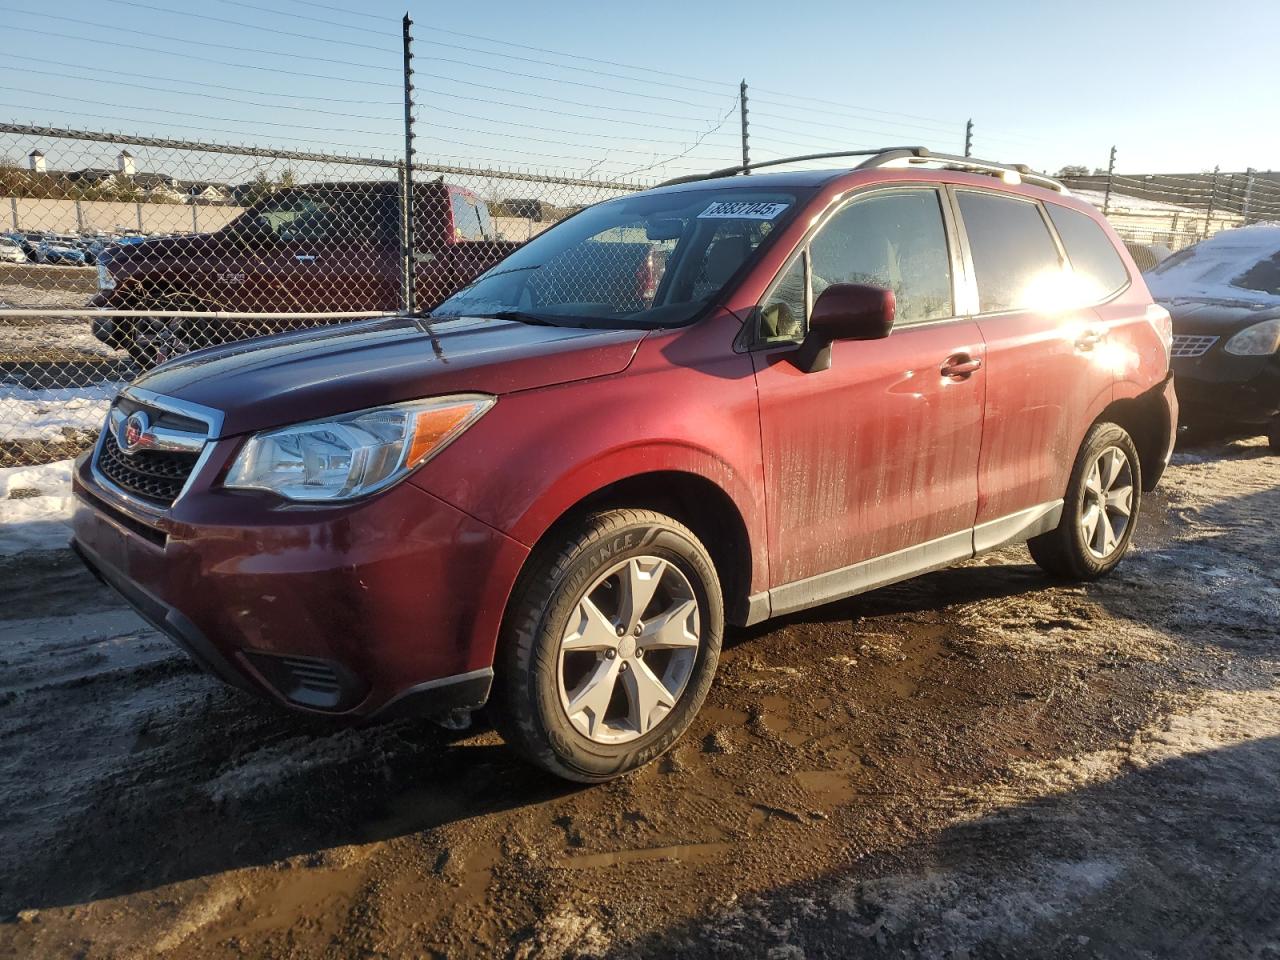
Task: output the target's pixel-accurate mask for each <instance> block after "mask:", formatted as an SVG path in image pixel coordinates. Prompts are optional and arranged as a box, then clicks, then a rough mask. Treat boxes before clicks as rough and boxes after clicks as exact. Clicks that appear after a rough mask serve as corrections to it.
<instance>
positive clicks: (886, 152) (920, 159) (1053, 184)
mask: <svg viewBox="0 0 1280 960" xmlns="http://www.w3.org/2000/svg"><path fill="white" fill-rule="evenodd" d="M840 157H866V158H867V159H865V160H863V161H862V162H861V163H859V164H858V165H857V166H856V167H855V168H854V169H855V170H874V169H875V168H876V167H885V166H888V165H889V164H891V163H901V162H903V161H905V162H906V164H907V165H908V166H910V165H915V164H926V163H929V164H937V165H938V166H940V167H941V168H942V169H944V170H967V171H969V172H971V173H985V174H988V175H990V176H999V177H1004V176H1005V175H1006V174H1015V175H1016V176H1017V177H1018V178H1019V180H1020V181H1021V182H1023V183H1029V184H1032V185H1033V186H1037V187H1045V188H1046V189H1049V190H1056V191H1058V192H1059V193H1069V192H1070V191H1068V190H1067V188H1066V187H1065V186H1064V185H1063V184H1062V183H1061V182H1059V181H1057V180H1054V179H1053V178H1052V177H1048V176H1045V175H1044V174H1042V173H1036V172H1035V171H1034V170H1032V169H1031V168H1030V167H1028V166H1027V165H1026V164H1025V163H1007V164H1006V163H996V162H994V161H992V160H976V159H974V158H973V157H959V156H956V155H955V154H950V153H934V152H933V151H931V150H930V149H929V148H928V147H878V148H876V149H874V150H835V151H832V152H830V153H806V154H802V155H800V156H797V157H781V158H779V159H777V160H762V161H761V162H760V163H748V164H738V165H737V166H733V167H722V168H721V169H719V170H712V171H710V172H709V173H694V174H690V175H688V176H684V177H675V178H673V179H671V180H664V181H662V183H660V184H658V186H660V187H669V186H674V185H675V184H679V183H695V182H697V181H699V180H716V179H719V178H721V177H733V176H737V175H738V174H740V173H750V172H751V171H752V170H760V169H762V168H764V167H777V166H781V165H782V164H786V163H800V162H801V161H804V160H832V159H836V158H840Z"/></svg>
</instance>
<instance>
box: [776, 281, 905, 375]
mask: <svg viewBox="0 0 1280 960" xmlns="http://www.w3.org/2000/svg"><path fill="white" fill-rule="evenodd" d="M896 309H897V301H896V300H895V299H894V296H893V291H892V290H886V289H884V288H883V287H872V286H868V285H867V284H863V283H833V284H832V285H831V286H829V287H827V289H825V290H823V291H822V293H820V294H819V295H818V299H817V300H816V301H815V302H814V304H813V316H812V317H810V318H809V332H808V333H807V334H806V335H805V338H804V341H803V342H802V343H801V344H800V347H799V348H798V349H797V350H796V352H795V356H794V357H793V358H792V361H791V362H792V363H794V364H795V366H796V368H797V369H799V370H803V371H804V372H805V373H816V372H817V371H819V370H826V369H828V368H829V367H830V366H831V344H832V342H833V341H836V340H882V339H884V338H885V337H887V336H888V335H889V331H890V330H892V329H893V317H894V313H895V311H896Z"/></svg>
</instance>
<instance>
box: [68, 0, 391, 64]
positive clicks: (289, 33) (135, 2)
mask: <svg viewBox="0 0 1280 960" xmlns="http://www.w3.org/2000/svg"><path fill="white" fill-rule="evenodd" d="M99 2H102V3H114V4H116V5H117V6H121V7H136V8H137V9H139V10H151V11H153V12H155V13H167V14H170V15H172V16H175V17H188V18H190V19H192V20H206V21H208V22H210V23H222V24H227V25H229V26H232V27H240V28H242V29H244V30H257V31H258V32H259V33H272V34H275V35H276V36H278V37H293V38H294V39H297V40H313V41H316V42H319V43H336V44H339V45H341V46H347V47H360V48H361V49H364V50H373V51H376V52H377V53H387V54H391V53H395V49H394V48H392V47H378V46H374V45H373V44H371V43H360V42H358V41H356V40H334V39H333V38H332V37H318V36H316V35H315V34H313V33H298V32H296V31H293V30H280V29H278V28H276V27H264V26H261V25H260V24H256V23H245V22H244V21H243V20H233V19H231V18H230V17H214V16H210V15H209V14H207V13H192V12H191V11H190V10H175V9H173V7H157V6H155V5H154V4H150V3H140V2H139V0H99ZM59 19H63V18H61V17H60V18H59ZM337 26H340V27H344V29H347V30H350V29H353V28H352V27H345V26H344V25H343V24H337ZM117 29H119V28H117ZM354 29H358V28H354Z"/></svg>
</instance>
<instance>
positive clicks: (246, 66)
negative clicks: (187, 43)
mask: <svg viewBox="0 0 1280 960" xmlns="http://www.w3.org/2000/svg"><path fill="white" fill-rule="evenodd" d="M5 29H7V30H19V31H21V32H22V33H34V34H37V35H39V36H43V37H56V38H58V39H60V40H79V41H81V42H83V43H92V44H94V45H95V46H100V47H102V46H105V47H119V48H121V49H124V50H141V51H142V52H144V53H158V54H161V55H163V56H166V57H181V58H182V59H184V60H198V61H200V62H201V63H216V64H218V65H219V66H222V67H235V68H236V69H238V70H261V71H263V72H265V73H279V74H283V75H284V76H286V77H306V78H307V79H309V80H336V81H338V82H340V83H355V84H360V85H362V86H368V87H393V88H394V89H396V90H399V89H400V84H398V83H389V82H386V81H382V80H356V79H354V78H352V77H335V76H333V75H332V74H323V73H302V72H300V71H297V70H285V69H283V68H281V67H261V66H258V65H257V64H256V63H227V61H226V60H218V59H215V58H213V57H201V56H199V55H197V54H194V53H186V52H181V51H177V50H162V49H159V48H158V47H144V46H142V45H141V44H137V43H125V42H123V41H120V40H103V39H101V38H100V37H78V36H76V35H75V34H72V33H58V32H57V31H54V30H37V29H35V28H34V27H14V26H8V27H6V28H5ZM246 52H249V53H252V52H253V51H246Z"/></svg>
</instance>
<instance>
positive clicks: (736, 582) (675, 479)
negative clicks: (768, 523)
mask: <svg viewBox="0 0 1280 960" xmlns="http://www.w3.org/2000/svg"><path fill="white" fill-rule="evenodd" d="M623 507H631V508H637V509H646V510H653V511H656V512H658V513H662V514H666V515H667V516H669V517H671V518H672V519H674V520H677V521H679V522H680V523H682V524H684V525H685V526H686V527H688V528H689V529H690V530H692V531H693V533H694V534H695V535H696V536H697V537H698V539H699V540H701V541H702V544H703V546H705V547H706V548H707V552H708V553H710V554H711V560H712V562H713V563H714V564H715V568H716V573H717V575H718V576H719V578H720V587H721V591H722V593H723V594H724V600H725V619H726V620H727V621H728V622H730V623H735V624H739V623H744V622H746V618H747V609H748V604H747V598H748V595H749V594H750V592H751V585H752V581H753V578H754V577H755V575H756V574H757V572H758V571H757V567H756V558H754V557H753V553H754V552H757V551H755V550H754V549H753V547H754V543H753V540H752V537H751V533H750V531H749V529H748V525H747V520H746V517H745V516H744V511H743V510H742V509H741V508H740V506H739V504H738V503H737V502H736V501H735V499H734V497H733V496H732V495H730V493H729V492H728V491H727V490H725V489H724V487H723V486H721V485H720V484H718V483H716V482H715V481H714V480H712V479H710V478H709V477H707V476H706V475H704V474H702V473H699V472H696V471H693V470H689V469H681V468H675V467H666V468H661V469H652V470H646V471H643V472H640V473H632V474H627V475H624V476H618V477H615V478H613V479H610V480H609V481H608V482H603V483H600V484H599V485H598V486H595V487H593V488H592V489H590V490H588V491H587V492H585V493H583V494H582V495H580V496H578V497H577V498H576V499H575V500H573V501H572V502H571V503H568V504H566V505H563V506H561V507H560V508H559V509H558V510H557V512H556V515H555V517H554V518H553V519H552V520H551V521H550V522H549V523H546V524H545V526H543V528H542V529H541V530H540V531H539V532H538V534H537V536H536V538H535V539H534V540H533V541H532V550H531V552H530V556H533V554H534V553H536V552H537V551H538V548H539V546H540V545H542V544H544V543H546V542H547V541H548V539H549V538H551V537H554V536H555V535H556V534H557V533H558V532H559V531H561V530H563V529H564V528H565V527H566V526H568V525H569V524H572V523H573V522H575V521H576V520H577V519H579V518H580V517H582V516H584V515H586V514H590V513H596V512H599V511H603V510H610V509H615V508H623ZM521 539H524V538H521ZM526 542H528V541H526ZM526 563H528V561H526Z"/></svg>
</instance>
